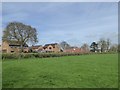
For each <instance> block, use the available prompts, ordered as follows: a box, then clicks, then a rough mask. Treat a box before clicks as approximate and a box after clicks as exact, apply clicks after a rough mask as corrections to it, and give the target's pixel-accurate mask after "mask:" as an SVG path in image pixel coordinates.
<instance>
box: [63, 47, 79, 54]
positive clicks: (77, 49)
mask: <svg viewBox="0 0 120 90" xmlns="http://www.w3.org/2000/svg"><path fill="white" fill-rule="evenodd" d="M64 52H67V53H80V52H81V48H78V47H71V48H69V49H65V50H64Z"/></svg>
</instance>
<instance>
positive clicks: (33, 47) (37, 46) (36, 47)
mask: <svg viewBox="0 0 120 90" xmlns="http://www.w3.org/2000/svg"><path fill="white" fill-rule="evenodd" d="M39 47H42V45H36V46H32V49H38V48H39Z"/></svg>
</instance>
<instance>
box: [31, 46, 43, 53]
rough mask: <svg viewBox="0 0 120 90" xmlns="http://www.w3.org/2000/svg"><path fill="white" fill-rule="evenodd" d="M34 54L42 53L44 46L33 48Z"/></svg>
mask: <svg viewBox="0 0 120 90" xmlns="http://www.w3.org/2000/svg"><path fill="white" fill-rule="evenodd" d="M31 49H32V51H33V52H42V51H43V46H42V45H36V46H32V47H31Z"/></svg>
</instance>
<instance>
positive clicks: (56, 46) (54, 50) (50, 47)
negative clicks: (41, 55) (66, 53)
mask: <svg viewBox="0 0 120 90" xmlns="http://www.w3.org/2000/svg"><path fill="white" fill-rule="evenodd" d="M45 50H46V51H51V52H59V51H60V48H59V47H58V45H55V47H53V46H52V45H49V46H48V47H47V48H45Z"/></svg>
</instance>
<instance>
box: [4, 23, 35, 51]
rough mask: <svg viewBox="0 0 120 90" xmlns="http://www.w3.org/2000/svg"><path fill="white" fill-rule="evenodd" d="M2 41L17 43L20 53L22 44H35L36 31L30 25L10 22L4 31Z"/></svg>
mask: <svg viewBox="0 0 120 90" xmlns="http://www.w3.org/2000/svg"><path fill="white" fill-rule="evenodd" d="M3 40H5V41H8V42H9V41H17V42H18V43H19V44H20V45H21V51H22V52H23V46H24V44H26V43H27V42H30V43H36V42H37V31H36V29H35V28H33V27H31V26H30V25H25V24H23V23H20V22H10V23H9V24H8V25H7V27H6V28H5V30H4V34H3Z"/></svg>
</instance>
